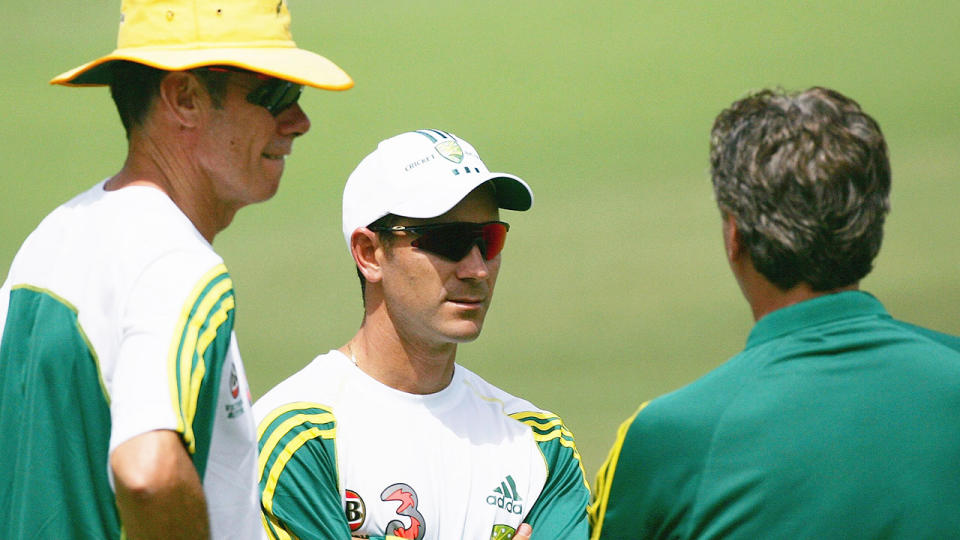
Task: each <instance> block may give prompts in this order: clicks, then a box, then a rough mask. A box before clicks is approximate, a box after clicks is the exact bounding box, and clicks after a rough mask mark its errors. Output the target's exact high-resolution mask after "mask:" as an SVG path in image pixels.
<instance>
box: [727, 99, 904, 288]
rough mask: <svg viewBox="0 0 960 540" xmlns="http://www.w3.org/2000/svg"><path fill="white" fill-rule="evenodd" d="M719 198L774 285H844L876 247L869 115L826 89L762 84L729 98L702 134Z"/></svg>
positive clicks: (881, 207)
mask: <svg viewBox="0 0 960 540" xmlns="http://www.w3.org/2000/svg"><path fill="white" fill-rule="evenodd" d="M710 135H711V136H710V168H711V177H712V181H713V190H714V195H715V197H716V201H717V205H718V206H719V208H720V210H721V212H723V213H724V215H730V216H733V218H734V219H735V221H736V227H737V232H738V233H739V235H740V238H741V239H742V242H743V245H744V246H745V247H746V249H747V250H748V253H749V254H750V257H751V260H752V262H753V265H754V267H755V268H756V269H757V271H758V272H760V274H762V275H763V276H764V277H765V278H767V279H768V280H769V281H770V282H771V283H773V284H774V285H776V286H777V287H779V288H780V289H782V290H788V289H791V288H793V287H794V286H796V285H797V284H799V283H807V284H809V285H810V286H811V288H813V290H815V291H829V290H834V289H837V288H841V287H845V286H848V285H852V284H854V283H856V282H858V281H859V280H860V279H862V278H863V277H864V276H866V275H867V274H868V273H869V272H870V270H871V269H872V266H873V260H874V258H875V257H876V255H877V252H879V250H880V244H881V241H882V239H883V223H884V220H885V218H886V215H887V213H888V212H889V210H890V199H889V195H890V162H889V159H888V157H887V146H886V143H885V142H884V139H883V134H882V133H881V132H880V126H879V125H878V124H877V122H876V121H875V120H874V119H873V118H871V117H870V116H869V115H867V114H866V113H865V112H863V111H862V110H861V109H860V105H859V104H857V102H856V101H854V100H852V99H850V98H848V97H846V96H844V95H842V94H840V93H839V92H836V91H834V90H830V89H827V88H821V87H814V88H810V89H808V90H805V91H802V92H797V93H791V94H788V93H785V92H783V91H774V90H763V91H760V92H758V93H754V94H752V95H750V96H748V97H746V98H744V99H741V100H739V101H737V102H735V103H734V104H733V105H731V106H730V108H728V109H726V110H724V111H723V112H722V113H720V115H719V116H718V117H717V119H716V121H715V122H714V124H713V129H712V131H711V134H710Z"/></svg>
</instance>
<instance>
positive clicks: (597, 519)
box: [587, 401, 650, 540]
mask: <svg viewBox="0 0 960 540" xmlns="http://www.w3.org/2000/svg"><path fill="white" fill-rule="evenodd" d="M649 404H650V402H649V401H647V402H645V403H643V404H642V405H640V408H638V409H637V411H636V412H635V413H633V414H632V415H631V416H630V418H627V419H626V420H625V421H624V422H623V423H622V424H620V428H619V429H618V430H617V437H616V439H615V440H614V443H613V447H612V448H611V449H610V454H609V455H608V456H607V459H606V461H605V462H604V463H603V465H601V466H600V470H599V471H597V479H596V482H595V484H594V486H595V490H594V493H595V494H596V498H595V499H594V500H593V502H592V503H591V504H590V506H589V507H587V514H588V515H589V517H590V531H591V534H590V538H591V539H593V540H596V539H598V538H600V533H601V532H602V530H603V517H604V515H605V514H606V513H607V502H608V501H609V499H610V487H611V486H613V475H614V472H616V469H617V462H618V461H619V459H620V451H621V450H622V449H623V443H624V441H625V440H626V438H627V432H628V431H630V426H631V425H633V421H634V419H636V417H637V415H638V414H640V411H642V410H643V409H644V408H646V406H647V405H649Z"/></svg>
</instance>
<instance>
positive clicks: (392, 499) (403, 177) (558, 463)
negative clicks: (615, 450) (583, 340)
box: [254, 129, 589, 540]
mask: <svg viewBox="0 0 960 540" xmlns="http://www.w3.org/2000/svg"><path fill="white" fill-rule="evenodd" d="M532 202H533V194H532V192H531V191H530V188H529V187H528V186H527V184H526V183H524V182H523V181H522V180H520V179H519V178H517V177H516V176H513V175H509V174H503V173H491V172H490V171H489V170H488V169H487V167H486V166H485V165H484V163H483V162H482V161H481V160H480V156H479V155H477V153H476V150H474V148H473V147H472V146H471V145H470V144H469V143H467V142H466V141H464V140H463V139H460V138H458V137H456V136H454V135H452V134H450V133H447V132H444V131H440V130H433V129H429V130H427V129H425V130H419V131H412V132H407V133H403V134H400V135H397V136H395V137H392V138H390V139H387V140H385V141H383V142H381V143H380V144H379V146H378V147H377V149H376V150H375V151H374V152H372V153H371V154H370V155H368V156H367V157H366V158H364V159H363V161H362V162H361V163H360V165H359V166H358V167H357V168H356V170H354V172H353V173H352V174H351V175H350V178H349V179H348V180H347V184H346V187H345V188H344V192H343V234H344V238H345V240H346V243H347V247H348V249H349V251H350V254H351V255H352V257H353V261H354V263H355V265H356V267H357V271H358V274H359V277H360V283H361V288H362V294H363V304H364V317H363V321H362V323H361V325H360V329H359V330H358V331H357V333H356V335H354V336H353V338H352V339H351V340H350V341H349V342H348V343H347V344H346V345H344V346H342V347H340V348H339V349H334V350H332V351H330V352H328V353H326V354H324V355H321V356H318V357H317V358H316V359H314V360H313V362H312V363H310V364H309V365H307V367H305V368H304V369H302V370H301V371H299V372H298V373H296V374H294V375H293V376H291V377H290V378H288V379H287V380H285V381H283V382H281V383H280V384H278V385H277V386H276V387H274V388H273V389H272V390H270V391H269V392H267V393H266V394H265V395H264V396H263V397H262V398H260V399H259V400H258V401H257V403H256V404H255V406H254V413H255V415H256V417H257V420H258V422H259V427H258V437H259V440H260V471H259V474H260V486H261V491H262V500H261V507H262V510H263V517H264V523H265V524H266V527H267V529H268V536H269V537H270V538H288V537H289V536H290V535H292V536H296V537H298V538H303V539H306V538H346V537H348V536H350V534H355V535H358V536H362V537H369V538H385V537H387V538H390V537H395V538H416V539H425V538H426V539H448V538H471V539H483V540H487V539H509V538H515V539H517V540H519V539H521V538H528V537H529V534H530V526H531V525H532V528H533V532H534V533H536V536H535V538H544V539H547V538H550V539H557V538H586V537H587V533H588V530H587V528H588V525H587V516H586V506H587V504H588V503H589V488H588V486H587V484H586V481H585V479H584V475H583V469H582V467H581V464H580V456H579V453H578V452H577V449H576V446H575V444H574V440H573V435H572V434H571V433H570V432H569V431H568V430H567V428H566V427H565V426H564V425H563V422H562V421H561V420H560V418H559V417H557V416H556V415H554V414H552V413H550V412H547V411H544V410H541V409H538V408H536V407H535V406H533V405H532V404H531V403H529V402H527V401H525V400H522V399H519V398H516V397H514V396H511V395H510V394H507V393H506V392H504V391H502V390H500V389H498V388H496V387H494V386H493V385H491V384H489V383H487V382H486V381H484V380H483V379H481V378H480V377H478V376H477V375H475V374H474V373H472V372H471V371H469V370H467V369H466V368H464V367H463V366H461V365H459V364H457V363H456V362H455V360H456V352H457V345H458V344H459V343H465V342H468V341H472V340H474V339H476V338H477V337H478V336H479V335H480V330H481V327H482V326H483V321H484V317H485V316H486V312H487V309H488V308H489V305H490V300H491V298H492V295H493V289H494V284H495V283H496V279H497V273H498V271H499V268H500V263H501V256H500V250H501V249H502V248H503V245H504V241H505V240H506V234H507V229H508V225H507V224H506V223H504V222H502V221H500V215H499V208H505V209H509V210H521V211H523V210H527V209H528V208H530V206H531V204H532ZM515 533H516V536H514V534H515Z"/></svg>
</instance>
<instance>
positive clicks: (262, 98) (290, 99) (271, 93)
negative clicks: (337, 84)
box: [200, 66, 303, 116]
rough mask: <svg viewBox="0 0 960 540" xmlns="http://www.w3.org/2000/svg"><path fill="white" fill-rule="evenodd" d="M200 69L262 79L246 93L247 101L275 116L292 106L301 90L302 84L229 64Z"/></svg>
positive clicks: (298, 97)
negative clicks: (261, 82)
mask: <svg viewBox="0 0 960 540" xmlns="http://www.w3.org/2000/svg"><path fill="white" fill-rule="evenodd" d="M200 69H205V70H207V71H215V72H218V73H227V72H231V71H232V72H234V73H247V74H250V75H253V76H254V77H256V78H258V79H260V80H261V81H263V84H261V85H260V86H258V87H256V88H254V89H253V90H251V91H250V93H249V94H247V101H249V102H250V103H253V104H254V105H259V106H261V107H263V108H265V109H266V110H268V111H270V114H272V115H273V116H277V115H279V114H280V113H282V112H283V111H285V110H287V109H289V108H290V107H292V106H293V104H294V103H296V102H297V100H299V99H300V93H301V92H302V91H303V85H302V84H296V83H292V82H290V81H285V80H283V79H277V78H276V77H270V76H268V75H264V74H262V73H257V72H255V71H248V70H246V69H240V68H234V67H230V66H209V67H203V68H200Z"/></svg>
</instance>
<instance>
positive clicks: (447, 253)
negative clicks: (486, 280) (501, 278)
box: [370, 221, 510, 262]
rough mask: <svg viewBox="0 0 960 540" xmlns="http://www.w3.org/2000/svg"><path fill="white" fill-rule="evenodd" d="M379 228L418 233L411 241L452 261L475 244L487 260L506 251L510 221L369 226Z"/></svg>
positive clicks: (465, 253)
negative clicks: (508, 222)
mask: <svg viewBox="0 0 960 540" xmlns="http://www.w3.org/2000/svg"><path fill="white" fill-rule="evenodd" d="M370 230H371V231H376V232H408V233H411V234H414V235H416V236H417V238H416V239H415V240H414V241H413V242H411V243H410V245H412V246H413V247H415V248H417V249H422V250H424V251H429V252H430V253H434V254H436V255H440V256H441V257H444V258H446V259H449V260H451V261H454V262H456V261H460V260H462V259H463V258H464V257H466V256H467V254H469V253H470V250H471V249H473V246H478V247H479V248H480V254H481V255H483V258H484V260H487V261H489V260H490V259H493V258H494V257H496V256H497V255H499V254H500V252H501V251H503V244H504V243H505V242H506V240H507V231H508V230H510V225H509V224H507V223H504V222H503V221H487V222H486V223H471V222H466V221H455V222H453V223H431V224H429V225H396V226H393V227H370Z"/></svg>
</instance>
